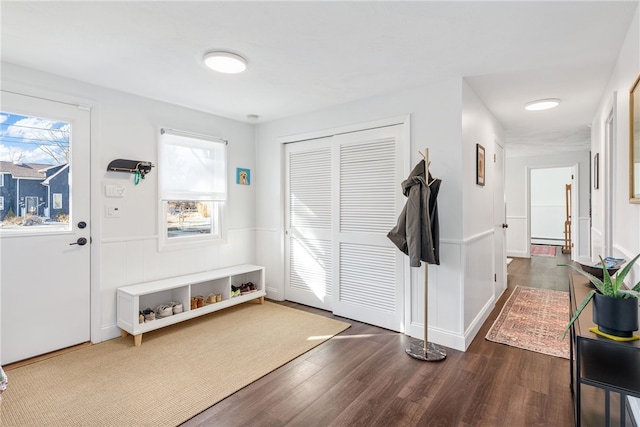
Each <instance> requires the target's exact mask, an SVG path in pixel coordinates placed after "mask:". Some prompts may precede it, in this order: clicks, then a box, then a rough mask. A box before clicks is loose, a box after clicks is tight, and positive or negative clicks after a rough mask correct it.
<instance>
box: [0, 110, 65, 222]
mask: <svg viewBox="0 0 640 427" xmlns="http://www.w3.org/2000/svg"><path fill="white" fill-rule="evenodd" d="M70 150H71V124H70V123H67V122H63V121H56V120H53V119H48V118H43V117H34V116H25V115H21V114H14V113H10V112H5V111H0V176H2V184H3V185H2V186H0V197H2V199H3V201H4V203H3V204H2V206H0V232H2V233H11V232H21V231H29V232H33V231H63V230H69V228H70V227H69V209H70V203H69V202H70V200H69V172H70Z"/></svg>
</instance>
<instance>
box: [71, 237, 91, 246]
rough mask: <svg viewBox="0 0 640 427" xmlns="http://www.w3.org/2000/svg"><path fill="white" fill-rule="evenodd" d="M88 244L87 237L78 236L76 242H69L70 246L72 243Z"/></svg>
mask: <svg viewBox="0 0 640 427" xmlns="http://www.w3.org/2000/svg"><path fill="white" fill-rule="evenodd" d="M86 244H87V239H85V238H84V237H80V238H78V240H76V241H75V242H74V243H69V246H71V245H80V246H84V245H86Z"/></svg>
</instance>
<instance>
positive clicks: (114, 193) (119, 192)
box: [104, 184, 124, 197]
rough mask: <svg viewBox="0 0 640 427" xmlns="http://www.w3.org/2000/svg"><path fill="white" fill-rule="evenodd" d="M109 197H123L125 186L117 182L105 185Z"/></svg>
mask: <svg viewBox="0 0 640 427" xmlns="http://www.w3.org/2000/svg"><path fill="white" fill-rule="evenodd" d="M104 188H105V193H106V195H107V197H123V196H124V186H122V185H117V184H107V185H105V186H104Z"/></svg>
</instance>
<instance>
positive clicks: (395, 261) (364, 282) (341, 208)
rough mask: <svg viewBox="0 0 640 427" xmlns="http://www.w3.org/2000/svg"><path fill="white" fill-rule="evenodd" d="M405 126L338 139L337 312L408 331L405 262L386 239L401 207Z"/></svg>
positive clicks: (334, 307) (336, 204)
mask: <svg viewBox="0 0 640 427" xmlns="http://www.w3.org/2000/svg"><path fill="white" fill-rule="evenodd" d="M401 136H402V126H399V125H398V126H390V127H384V128H379V129H372V130H367V131H360V132H354V133H348V134H343V135H338V136H335V137H334V145H335V146H337V150H338V165H337V170H336V172H337V173H336V174H335V178H336V179H337V180H338V183H339V186H338V188H339V190H338V192H337V194H334V208H335V209H334V213H335V214H336V215H337V219H338V221H336V227H335V228H334V238H333V241H334V245H335V246H336V251H335V252H334V258H333V263H334V274H333V275H334V286H333V312H334V313H335V314H337V315H339V316H345V317H348V318H351V319H355V320H359V321H362V322H366V323H370V324H373V325H377V326H381V327H384V328H387V329H392V330H395V331H401V330H403V327H402V325H403V313H404V300H403V295H404V292H403V283H404V280H403V274H402V272H403V269H402V265H403V261H402V255H401V253H400V251H398V250H397V249H396V247H395V246H394V245H393V244H392V243H391V241H390V240H389V239H388V238H387V233H388V232H389V230H390V229H391V228H393V227H394V226H395V224H396V221H397V218H398V214H399V212H400V210H401V209H402V206H401V204H402V202H403V199H402V194H401V188H400V183H401V182H402V180H403V179H404V178H402V170H401V167H400V165H399V163H400V153H401V148H402V147H401Z"/></svg>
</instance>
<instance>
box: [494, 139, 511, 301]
mask: <svg viewBox="0 0 640 427" xmlns="http://www.w3.org/2000/svg"><path fill="white" fill-rule="evenodd" d="M494 146H495V155H496V157H495V162H494V163H493V165H494V168H493V169H494V180H495V184H494V186H493V222H494V227H495V231H494V245H495V249H494V261H495V273H494V274H495V276H494V295H495V299H496V301H497V300H498V298H499V297H500V295H502V292H504V290H505V289H507V249H506V244H505V242H506V231H507V230H506V228H507V227H508V225H507V205H506V202H505V193H504V148H502V146H501V145H500V144H498V142H496V143H495V144H494Z"/></svg>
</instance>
